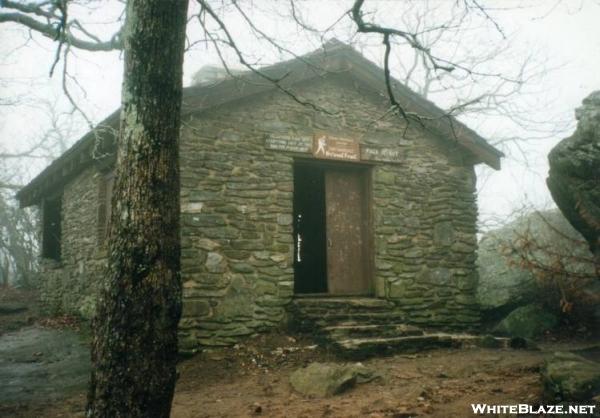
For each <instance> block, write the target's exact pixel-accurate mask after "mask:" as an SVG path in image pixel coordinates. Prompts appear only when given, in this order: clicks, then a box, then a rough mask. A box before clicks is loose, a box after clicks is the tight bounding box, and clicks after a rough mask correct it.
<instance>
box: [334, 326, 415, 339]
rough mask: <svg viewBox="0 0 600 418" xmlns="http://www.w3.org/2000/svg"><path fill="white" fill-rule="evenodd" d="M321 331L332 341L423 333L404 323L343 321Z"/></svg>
mask: <svg viewBox="0 0 600 418" xmlns="http://www.w3.org/2000/svg"><path fill="white" fill-rule="evenodd" d="M323 331H324V333H325V335H326V336H328V337H329V339H331V340H332V341H341V340H346V339H350V338H377V337H379V338H381V337H404V336H409V335H423V331H422V330H421V329H419V328H417V327H413V326H410V325H406V324H398V323H391V324H369V325H363V324H360V323H353V322H345V323H340V324H338V325H333V326H328V327H324V328H323Z"/></svg>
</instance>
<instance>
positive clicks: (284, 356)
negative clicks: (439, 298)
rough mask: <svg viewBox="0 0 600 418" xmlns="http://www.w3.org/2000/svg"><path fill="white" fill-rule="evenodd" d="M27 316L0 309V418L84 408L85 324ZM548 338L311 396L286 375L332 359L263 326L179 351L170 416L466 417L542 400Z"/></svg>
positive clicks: (402, 368) (375, 362)
mask: <svg viewBox="0 0 600 418" xmlns="http://www.w3.org/2000/svg"><path fill="white" fill-rule="evenodd" d="M1 305H2V294H1V293H0V307H1ZM33 305H34V303H32V306H33ZM27 315H29V313H27V312H26V311H20V312H19V313H18V314H17V313H14V312H13V313H12V314H6V313H4V314H2V313H0V417H17V418H23V417H36V418H37V417H52V418H54V417H84V415H85V414H84V408H85V395H86V384H87V379H88V374H89V347H88V344H87V340H88V339H87V338H85V333H82V332H78V331H77V330H76V329H75V327H74V326H73V324H70V323H69V322H68V321H62V322H61V321H54V322H52V321H47V320H46V321H44V320H40V319H39V318H37V319H35V318H34V319H32V318H29V319H27ZM9 316H12V319H10V318H9ZM32 322H34V323H35V325H31V323H32ZM7 324H8V325H7ZM15 328H18V330H15ZM82 334H83V335H84V336H83V337H82ZM563 345H564V347H561V348H563V349H564V348H571V349H572V348H574V345H573V344H570V343H563ZM554 347H555V346H546V347H545V349H544V350H542V351H524V350H494V349H482V348H472V349H461V350H457V349H440V350H433V351H427V352H422V353H417V354H404V355H396V356H392V357H386V358H375V359H370V360H367V361H364V362H363V364H364V365H365V366H367V367H369V368H372V369H374V370H376V371H377V372H378V373H379V374H380V375H381V378H380V379H377V380H375V381H372V382H370V383H366V384H364V385H359V386H356V387H355V388H353V389H351V390H349V391H347V392H345V393H343V394H341V395H338V396H334V397H331V398H321V399H316V398H315V399H311V398H308V397H305V396H303V395H301V394H299V393H297V392H295V391H294V390H293V388H292V387H291V385H290V383H289V376H290V374H291V373H292V372H293V371H294V370H296V369H298V368H300V367H303V366H305V365H307V364H309V363H311V362H314V361H320V362H326V361H339V360H336V358H335V357H334V356H333V354H332V353H329V352H327V351H326V350H324V349H322V348H319V347H316V346H314V344H313V343H312V341H310V340H308V339H306V338H304V337H298V336H291V335H285V334H269V335H261V336H258V337H254V338H249V339H247V340H246V341H245V342H244V343H243V344H239V345H238V346H236V347H232V348H220V349H214V350H210V351H207V352H204V353H202V354H199V355H197V356H195V357H193V358H190V359H186V360H183V361H182V362H181V363H180V365H179V370H180V373H181V375H180V378H179V381H178V384H177V390H176V394H175V399H174V402H173V412H172V417H173V418H192V417H194V418H196V417H307V418H309V417H310V418H313V417H373V418H375V417H395V418H402V417H440V418H442V417H443V418H447V417H472V416H474V415H473V413H472V411H471V406H470V405H471V404H472V403H488V404H513V403H528V404H536V403H538V402H540V401H541V395H542V386H541V382H540V375H539V369H540V367H541V365H542V363H543V358H544V356H545V355H547V354H548V351H551V350H553V349H554Z"/></svg>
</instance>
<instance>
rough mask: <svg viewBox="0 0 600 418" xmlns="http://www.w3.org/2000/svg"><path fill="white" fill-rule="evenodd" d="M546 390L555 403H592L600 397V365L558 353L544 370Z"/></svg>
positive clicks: (575, 356)
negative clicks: (596, 397)
mask: <svg viewBox="0 0 600 418" xmlns="http://www.w3.org/2000/svg"><path fill="white" fill-rule="evenodd" d="M542 380H543V382H544V390H545V392H546V395H547V396H548V398H549V399H551V400H555V401H566V402H569V401H578V402H584V401H590V400H591V399H592V398H594V397H595V396H598V395H600V364H599V363H596V362H593V361H591V360H587V359H585V358H583V357H581V356H578V355H576V354H573V353H568V352H557V353H554V355H553V356H552V357H550V358H548V359H547V360H546V362H545V365H544V369H543V370H542Z"/></svg>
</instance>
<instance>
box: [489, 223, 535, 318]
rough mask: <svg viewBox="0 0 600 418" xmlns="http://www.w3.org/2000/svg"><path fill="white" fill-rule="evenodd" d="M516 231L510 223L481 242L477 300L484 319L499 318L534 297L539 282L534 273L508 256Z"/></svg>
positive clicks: (490, 233)
mask: <svg viewBox="0 0 600 418" xmlns="http://www.w3.org/2000/svg"><path fill="white" fill-rule="evenodd" d="M514 236H515V233H514V232H513V230H512V229H511V227H510V226H508V227H504V228H501V229H499V230H495V231H492V232H489V233H487V234H485V235H484V236H483V238H482V239H481V241H480V242H479V250H478V257H477V265H478V270H479V284H478V287H477V301H478V302H479V305H480V308H481V311H482V314H483V318H484V320H485V319H491V320H494V319H499V318H502V317H503V316H504V315H506V314H507V313H508V312H510V311H511V310H512V309H514V308H516V307H518V306H521V305H524V304H527V303H529V302H531V301H532V300H534V298H535V291H536V285H535V280H534V277H533V275H532V274H531V272H529V271H527V270H523V269H520V268H519V267H517V266H516V265H514V264H513V263H511V262H510V260H509V259H507V258H506V257H505V254H506V251H503V249H504V248H508V246H509V243H510V242H511V241H512V240H514Z"/></svg>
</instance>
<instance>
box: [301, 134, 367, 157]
mask: <svg viewBox="0 0 600 418" xmlns="http://www.w3.org/2000/svg"><path fill="white" fill-rule="evenodd" d="M312 153H313V156H315V157H316V158H322V159H327V160H346V161H360V148H359V145H358V141H355V140H353V139H346V138H338V137H334V136H329V135H315V137H314V142H313V149H312Z"/></svg>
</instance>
